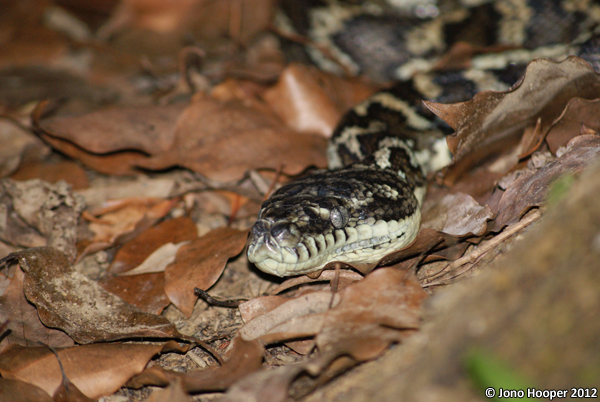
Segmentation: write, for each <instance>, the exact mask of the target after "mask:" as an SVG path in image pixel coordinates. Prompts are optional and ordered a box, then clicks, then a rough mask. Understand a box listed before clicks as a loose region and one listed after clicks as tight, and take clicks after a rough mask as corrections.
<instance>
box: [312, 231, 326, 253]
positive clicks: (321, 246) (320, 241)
mask: <svg viewBox="0 0 600 402" xmlns="http://www.w3.org/2000/svg"><path fill="white" fill-rule="evenodd" d="M315 243H316V245H317V249H318V250H327V244H325V236H323V235H322V234H318V235H317V236H315Z"/></svg>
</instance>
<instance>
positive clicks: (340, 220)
mask: <svg viewBox="0 0 600 402" xmlns="http://www.w3.org/2000/svg"><path fill="white" fill-rule="evenodd" d="M329 220H330V221H331V224H332V225H333V226H334V227H335V228H336V229H341V228H343V227H344V226H346V224H347V223H348V211H346V208H344V207H335V208H334V209H332V210H331V212H330V214H329Z"/></svg>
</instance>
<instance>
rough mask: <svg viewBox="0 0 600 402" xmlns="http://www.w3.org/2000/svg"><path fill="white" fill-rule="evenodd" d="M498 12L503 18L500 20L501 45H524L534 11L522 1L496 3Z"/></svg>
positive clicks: (513, 0)
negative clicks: (528, 24)
mask: <svg viewBox="0 0 600 402" xmlns="http://www.w3.org/2000/svg"><path fill="white" fill-rule="evenodd" d="M496 10H497V11H498V12H499V13H500V14H502V16H503V18H501V19H500V38H499V43H502V44H505V45H516V46H518V45H522V44H523V43H524V42H525V37H526V34H527V32H526V31H527V23H528V22H529V20H530V19H531V15H532V14H533V10H532V9H531V8H530V7H528V6H527V3H526V2H524V1H522V0H504V1H499V2H497V3H496Z"/></svg>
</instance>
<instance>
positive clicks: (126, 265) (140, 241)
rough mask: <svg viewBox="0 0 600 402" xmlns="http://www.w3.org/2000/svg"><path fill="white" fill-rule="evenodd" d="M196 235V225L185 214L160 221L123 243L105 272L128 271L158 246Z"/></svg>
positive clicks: (190, 238)
mask: <svg viewBox="0 0 600 402" xmlns="http://www.w3.org/2000/svg"><path fill="white" fill-rule="evenodd" d="M196 236H197V233H196V225H195V224H194V222H193V221H192V220H191V219H190V218H188V217H186V216H184V217H180V218H175V219H170V220H167V221H164V222H161V223H159V224H158V225H156V226H155V227H152V228H150V229H148V230H145V231H144V232H142V233H140V234H139V235H138V236H136V237H135V238H134V239H133V240H131V241H129V242H127V243H125V244H124V245H123V247H121V249H120V250H119V251H118V252H117V255H116V256H115V258H114V259H113V261H112V263H111V264H110V267H108V271H107V272H108V273H109V274H113V275H114V274H118V273H121V272H126V271H129V270H130V269H133V268H135V267H137V266H139V265H140V264H142V263H143V262H144V260H146V259H147V258H148V257H149V256H150V255H151V254H152V253H153V252H155V251H156V250H157V249H158V248H159V247H161V246H163V245H165V244H167V243H176V244H178V243H181V242H184V241H187V240H192V239H195V238H196Z"/></svg>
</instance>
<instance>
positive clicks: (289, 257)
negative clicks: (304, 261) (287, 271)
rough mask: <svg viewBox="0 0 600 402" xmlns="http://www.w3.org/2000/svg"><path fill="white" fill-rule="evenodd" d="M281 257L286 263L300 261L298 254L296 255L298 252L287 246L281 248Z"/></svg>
mask: <svg viewBox="0 0 600 402" xmlns="http://www.w3.org/2000/svg"><path fill="white" fill-rule="evenodd" d="M281 259H282V261H283V262H285V263H286V264H295V263H297V262H298V256H296V253H293V252H291V251H289V250H288V249H287V247H284V248H282V249H281Z"/></svg>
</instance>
